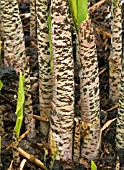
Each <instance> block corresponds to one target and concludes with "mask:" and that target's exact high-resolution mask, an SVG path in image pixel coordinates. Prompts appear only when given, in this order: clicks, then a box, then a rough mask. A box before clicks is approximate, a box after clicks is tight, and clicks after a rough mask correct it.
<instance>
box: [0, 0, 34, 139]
mask: <svg viewBox="0 0 124 170" xmlns="http://www.w3.org/2000/svg"><path fill="white" fill-rule="evenodd" d="M1 9H2V12H1V13H2V26H3V37H4V65H6V66H9V67H13V68H14V69H15V70H16V71H17V72H19V71H20V69H21V70H23V72H24V75H25V77H26V78H25V91H26V94H25V95H26V99H25V121H26V122H25V123H26V129H28V128H29V126H30V129H31V133H30V134H28V137H29V138H33V137H34V136H35V123H34V119H33V108H32V99H31V90H30V89H31V88H30V73H29V61H28V58H26V53H25V42H24V33H23V27H22V22H21V19H20V16H19V7H18V3H17V1H16V0H10V1H8V0H1ZM26 64H27V65H26Z"/></svg>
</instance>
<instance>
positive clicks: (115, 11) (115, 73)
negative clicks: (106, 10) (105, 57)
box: [109, 0, 122, 102]
mask: <svg viewBox="0 0 124 170" xmlns="http://www.w3.org/2000/svg"><path fill="white" fill-rule="evenodd" d="M114 2H115V3H114ZM121 15H122V11H121V0H117V2H116V1H114V0H113V1H112V17H113V18H112V22H111V31H112V38H111V46H112V47H111V55H110V57H109V86H110V91H109V96H110V98H112V100H113V101H114V102H118V100H119V95H120V79H121V72H122V65H121V62H122V36H121V34H122V21H121V19H122V16H121Z"/></svg>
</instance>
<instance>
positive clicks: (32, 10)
mask: <svg viewBox="0 0 124 170" xmlns="http://www.w3.org/2000/svg"><path fill="white" fill-rule="evenodd" d="M30 14H31V17H30V36H31V37H36V0H31V1H30Z"/></svg>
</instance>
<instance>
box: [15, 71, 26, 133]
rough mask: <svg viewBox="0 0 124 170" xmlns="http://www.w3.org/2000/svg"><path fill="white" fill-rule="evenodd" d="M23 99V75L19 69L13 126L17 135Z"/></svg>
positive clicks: (21, 117) (21, 115)
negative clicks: (14, 122)
mask: <svg viewBox="0 0 124 170" xmlns="http://www.w3.org/2000/svg"><path fill="white" fill-rule="evenodd" d="M24 101H25V94H24V76H23V75H22V72H21V71H20V76H19V88H18V99H17V108H16V112H15V114H16V116H17V119H16V125H15V128H14V130H15V132H16V135H17V136H19V134H20V129H21V126H22V120H23V108H24Z"/></svg>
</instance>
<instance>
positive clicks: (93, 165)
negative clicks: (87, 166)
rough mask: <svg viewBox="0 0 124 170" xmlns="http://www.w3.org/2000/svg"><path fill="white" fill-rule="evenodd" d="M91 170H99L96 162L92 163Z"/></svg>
mask: <svg viewBox="0 0 124 170" xmlns="http://www.w3.org/2000/svg"><path fill="white" fill-rule="evenodd" d="M91 170H97V166H96V164H95V162H94V161H91Z"/></svg>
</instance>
